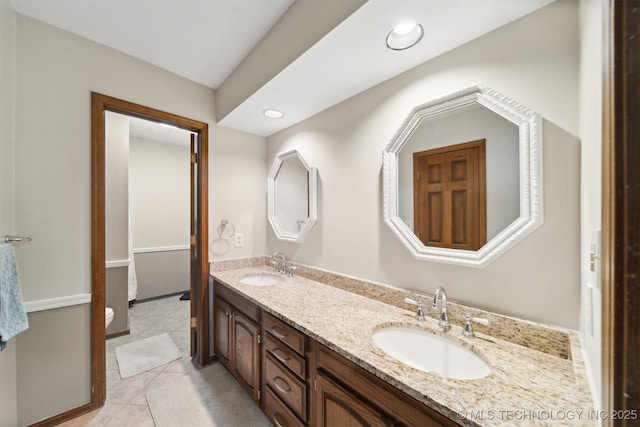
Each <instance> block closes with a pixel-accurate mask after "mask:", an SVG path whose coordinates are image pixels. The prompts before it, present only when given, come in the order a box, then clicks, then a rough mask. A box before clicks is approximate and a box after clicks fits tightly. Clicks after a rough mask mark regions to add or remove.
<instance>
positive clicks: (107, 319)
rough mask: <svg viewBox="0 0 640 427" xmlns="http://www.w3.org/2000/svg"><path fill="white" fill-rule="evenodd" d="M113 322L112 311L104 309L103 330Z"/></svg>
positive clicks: (108, 308)
mask: <svg viewBox="0 0 640 427" xmlns="http://www.w3.org/2000/svg"><path fill="white" fill-rule="evenodd" d="M112 320H113V309H112V308H111V307H105V308H104V328H105V329H107V328H108V327H109V324H110V323H111V321H112Z"/></svg>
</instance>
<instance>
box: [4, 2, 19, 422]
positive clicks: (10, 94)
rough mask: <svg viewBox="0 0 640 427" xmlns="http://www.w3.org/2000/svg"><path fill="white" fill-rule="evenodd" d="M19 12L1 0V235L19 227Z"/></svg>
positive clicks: (8, 395) (7, 377)
mask: <svg viewBox="0 0 640 427" xmlns="http://www.w3.org/2000/svg"><path fill="white" fill-rule="evenodd" d="M14 67H15V13H14V12H13V10H12V9H11V5H10V4H9V2H8V1H7V0H0V236H4V235H6V234H13V233H15V232H16V230H15V211H14V203H15V193H14V175H13V174H14V147H15V145H14V101H15V85H14V79H15V68H14ZM16 362H17V361H16V340H15V339H12V340H9V343H8V346H7V348H6V349H5V350H4V351H3V352H2V353H0V426H2V427H5V426H14V425H16V424H17V419H18V404H17V391H18V389H17V384H16Z"/></svg>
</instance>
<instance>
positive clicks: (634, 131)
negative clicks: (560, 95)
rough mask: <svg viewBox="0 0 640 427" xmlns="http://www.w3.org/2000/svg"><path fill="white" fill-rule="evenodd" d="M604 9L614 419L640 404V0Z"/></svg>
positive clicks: (606, 385)
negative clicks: (639, 11) (639, 254)
mask: <svg viewBox="0 0 640 427" xmlns="http://www.w3.org/2000/svg"><path fill="white" fill-rule="evenodd" d="M602 4H603V15H604V19H603V34H604V42H605V43H604V52H603V73H604V76H603V89H604V93H603V158H602V165H603V169H602V181H603V182H602V408H603V409H604V410H605V411H606V412H605V413H606V414H608V415H611V414H612V413H613V412H612V411H614V410H618V411H620V410H632V409H636V410H637V409H638V407H639V406H640V396H639V394H640V393H639V392H638V389H639V388H640V308H639V305H640V283H639V280H640V256H638V251H639V249H640V223H639V222H640V221H638V218H639V216H638V212H639V211H640V187H639V186H640V171H639V167H638V165H640V123H639V122H638V117H640V58H639V56H640V13H638V10H640V1H638V0H605V1H604V2H603V3H602ZM634 8H635V11H634ZM630 35H635V37H631V36H630ZM636 416H638V417H640V414H637V413H636ZM637 422H638V421H637V418H636V419H634V420H632V419H627V420H624V419H621V420H615V421H614V420H612V418H611V417H610V416H609V417H608V418H607V419H606V420H604V421H603V425H623V426H624V425H637Z"/></svg>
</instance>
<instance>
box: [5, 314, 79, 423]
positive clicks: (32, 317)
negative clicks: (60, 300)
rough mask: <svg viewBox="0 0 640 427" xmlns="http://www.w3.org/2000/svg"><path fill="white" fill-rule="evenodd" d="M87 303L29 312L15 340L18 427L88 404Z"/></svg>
mask: <svg viewBox="0 0 640 427" xmlns="http://www.w3.org/2000/svg"><path fill="white" fill-rule="evenodd" d="M90 312H91V308H90V304H82V305H75V306H72V307H64V308H57V309H53V310H46V311H39V312H36V313H29V329H27V330H26V331H25V332H23V333H22V334H20V335H19V336H18V337H17V345H18V350H17V352H18V354H17V356H18V363H17V373H18V425H20V426H24V425H28V424H32V423H34V422H36V421H38V420H42V419H45V418H48V417H50V416H51V415H54V414H59V413H62V412H65V411H67V410H69V409H71V408H76V407H78V406H81V405H83V404H85V403H88V402H89V401H90V399H91V393H90V390H91V387H90V381H91V380H90V377H89V376H88V375H87V372H88V371H89V369H90V361H89V354H90V353H89V352H90V348H89V346H88V345H87V343H88V342H89V339H90V337H89V330H88V328H87V327H86V325H88V324H89V319H90Z"/></svg>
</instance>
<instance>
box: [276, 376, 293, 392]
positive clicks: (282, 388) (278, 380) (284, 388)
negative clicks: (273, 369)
mask: <svg viewBox="0 0 640 427" xmlns="http://www.w3.org/2000/svg"><path fill="white" fill-rule="evenodd" d="M280 383H282V385H281V384H280ZM273 384H274V385H275V386H276V388H277V389H278V390H280V391H281V392H283V393H289V392H290V391H291V387H289V383H287V382H286V381H285V380H284V379H282V378H281V377H275V378H274V379H273Z"/></svg>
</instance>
